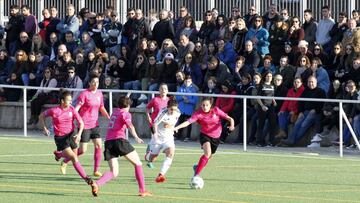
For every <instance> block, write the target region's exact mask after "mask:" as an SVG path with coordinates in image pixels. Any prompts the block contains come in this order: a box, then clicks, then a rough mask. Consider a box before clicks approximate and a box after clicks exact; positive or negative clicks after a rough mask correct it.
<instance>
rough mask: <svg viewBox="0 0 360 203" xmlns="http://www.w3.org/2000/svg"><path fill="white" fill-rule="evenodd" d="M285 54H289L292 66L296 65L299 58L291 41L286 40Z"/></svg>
mask: <svg viewBox="0 0 360 203" xmlns="http://www.w3.org/2000/svg"><path fill="white" fill-rule="evenodd" d="M284 56H287V57H288V58H289V64H290V65H292V66H296V62H297V61H298V58H296V57H297V56H296V53H295V50H293V48H292V46H291V42H288V41H287V42H285V45H284Z"/></svg>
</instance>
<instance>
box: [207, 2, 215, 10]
mask: <svg viewBox="0 0 360 203" xmlns="http://www.w3.org/2000/svg"><path fill="white" fill-rule="evenodd" d="M208 1H209V4H208V5H209V6H208V10H211V9H213V8H215V1H214V0H208Z"/></svg>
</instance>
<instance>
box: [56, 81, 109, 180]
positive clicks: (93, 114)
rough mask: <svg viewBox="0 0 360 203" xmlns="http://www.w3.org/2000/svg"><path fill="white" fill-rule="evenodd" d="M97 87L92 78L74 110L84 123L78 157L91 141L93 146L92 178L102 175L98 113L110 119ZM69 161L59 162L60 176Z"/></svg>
mask: <svg viewBox="0 0 360 203" xmlns="http://www.w3.org/2000/svg"><path fill="white" fill-rule="evenodd" d="M98 87H99V77H97V76H92V77H91V78H90V82H89V88H88V89H86V90H84V91H83V92H81V93H80V95H79V97H78V100H77V101H78V102H77V105H76V107H75V109H76V110H77V111H78V112H79V114H80V116H81V118H82V119H83V121H84V131H83V132H82V134H81V139H80V147H79V149H78V153H77V155H78V156H80V155H81V154H83V153H85V152H86V151H87V145H88V143H89V141H90V139H91V140H92V142H93V144H94V176H97V177H100V176H101V175H102V174H101V173H100V171H99V168H100V163H101V158H102V156H101V153H102V150H101V145H102V143H101V136H100V129H99V122H98V118H99V111H100V113H101V114H102V115H103V116H104V117H106V118H108V119H110V116H109V114H108V112H107V111H106V109H105V107H104V99H103V94H102V92H101V91H98ZM69 161H70V160H69V159H64V160H63V161H62V162H61V167H60V171H61V173H62V174H65V173H66V166H67V163H68V162H69Z"/></svg>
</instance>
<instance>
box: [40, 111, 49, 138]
mask: <svg viewBox="0 0 360 203" xmlns="http://www.w3.org/2000/svg"><path fill="white" fill-rule="evenodd" d="M39 122H40V125H41V127H42V129H43V130H44V135H46V136H48V137H49V136H50V131H49V130H48V129H47V128H46V125H45V115H44V113H41V114H40V115H39Z"/></svg>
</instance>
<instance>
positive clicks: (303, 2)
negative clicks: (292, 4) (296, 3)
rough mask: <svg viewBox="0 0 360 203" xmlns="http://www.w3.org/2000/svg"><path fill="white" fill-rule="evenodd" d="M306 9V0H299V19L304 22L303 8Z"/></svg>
mask: <svg viewBox="0 0 360 203" xmlns="http://www.w3.org/2000/svg"><path fill="white" fill-rule="evenodd" d="M305 9H307V0H301V1H300V19H301V21H302V22H303V23H304V22H305V20H304V10H305Z"/></svg>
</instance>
